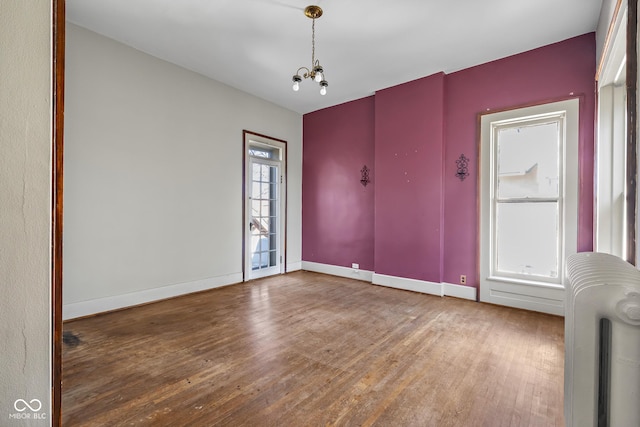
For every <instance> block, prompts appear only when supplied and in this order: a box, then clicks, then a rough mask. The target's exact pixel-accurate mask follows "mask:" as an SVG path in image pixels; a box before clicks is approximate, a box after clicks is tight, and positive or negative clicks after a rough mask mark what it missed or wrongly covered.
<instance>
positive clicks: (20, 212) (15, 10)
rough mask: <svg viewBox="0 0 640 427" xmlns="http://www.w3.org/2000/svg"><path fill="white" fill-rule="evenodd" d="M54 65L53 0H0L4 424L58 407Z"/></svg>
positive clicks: (0, 386)
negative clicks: (54, 400) (53, 364)
mask: <svg viewBox="0 0 640 427" xmlns="http://www.w3.org/2000/svg"><path fill="white" fill-rule="evenodd" d="M51 72H52V70H51V2H47V1H41V0H2V1H0V153H1V155H0V289H1V291H0V292H1V293H0V295H1V298H0V344H1V350H0V425H13V424H16V425H18V424H19V425H25V426H27V425H48V424H49V418H50V414H51V412H50V397H49V396H50V393H51V378H50V372H51V370H50V360H51V340H50V334H49V330H50V326H49V325H50V321H49V319H50V302H49V295H50V291H51V279H50V269H51V258H50V235H51V225H50V224H51V199H50V196H51V102H52V95H51ZM18 399H24V400H25V401H26V402H30V403H31V402H32V401H33V400H34V399H38V400H39V401H40V403H41V405H42V407H41V408H40V409H39V410H38V411H35V412H33V411H31V410H28V409H26V408H24V407H23V406H21V405H22V403H18V405H19V408H20V409H23V408H24V409H25V410H24V411H22V412H18V411H17V410H16V409H15V408H14V403H15V402H16V400H18ZM31 405H32V407H33V408H34V409H38V404H37V403H36V402H35V401H33V403H31ZM16 414H17V415H20V414H25V415H23V416H24V417H27V416H28V418H25V419H24V420H16V418H15V416H16ZM36 415H37V416H39V417H44V418H46V419H45V420H35V419H34V418H35V416H36Z"/></svg>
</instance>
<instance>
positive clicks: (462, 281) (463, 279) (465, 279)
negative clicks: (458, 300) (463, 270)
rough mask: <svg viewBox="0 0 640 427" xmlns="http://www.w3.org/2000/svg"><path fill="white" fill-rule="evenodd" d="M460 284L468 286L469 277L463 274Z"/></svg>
mask: <svg viewBox="0 0 640 427" xmlns="http://www.w3.org/2000/svg"><path fill="white" fill-rule="evenodd" d="M460 284H461V285H466V284H467V276H466V275H465V274H461V275H460Z"/></svg>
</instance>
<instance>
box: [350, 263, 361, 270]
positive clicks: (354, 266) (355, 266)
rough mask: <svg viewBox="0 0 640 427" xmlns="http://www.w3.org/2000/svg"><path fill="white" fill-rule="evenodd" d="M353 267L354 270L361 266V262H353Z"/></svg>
mask: <svg viewBox="0 0 640 427" xmlns="http://www.w3.org/2000/svg"><path fill="white" fill-rule="evenodd" d="M351 268H353V269H354V270H357V269H359V268H360V264H356V263H355V262H354V263H352V264H351Z"/></svg>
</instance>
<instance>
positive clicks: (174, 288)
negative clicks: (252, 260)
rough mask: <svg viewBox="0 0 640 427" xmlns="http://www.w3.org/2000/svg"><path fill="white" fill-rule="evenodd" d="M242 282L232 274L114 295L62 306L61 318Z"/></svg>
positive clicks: (239, 277)
mask: <svg viewBox="0 0 640 427" xmlns="http://www.w3.org/2000/svg"><path fill="white" fill-rule="evenodd" d="M240 282H242V273H233V274H227V275H223V276H216V277H209V278H207V279H202V280H194V281H192V282H185V283H177V284H175V285H167V286H161V287H158V288H151V289H144V290H142V291H137V292H131V293H128V294H121V295H114V296H109V297H104V298H96V299H92V300H88V301H80V302H74V303H70V304H64V305H63V307H62V317H63V319H64V320H70V319H75V318H78V317H84V316H90V315H93V314H98V313H103V312H106V311H112V310H118V309H121V308H126V307H132V306H135V305H140V304H145V303H149V302H154V301H160V300H163V299H167V298H172V297H177V296H180V295H185V294H190V293H193V292H199V291H206V290H208V289H214V288H219V287H222V286H227V285H233V284H236V283H240Z"/></svg>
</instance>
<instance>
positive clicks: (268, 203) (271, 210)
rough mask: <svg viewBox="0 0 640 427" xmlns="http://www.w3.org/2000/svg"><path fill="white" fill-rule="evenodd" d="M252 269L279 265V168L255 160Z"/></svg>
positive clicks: (252, 205)
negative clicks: (277, 230)
mask: <svg viewBox="0 0 640 427" xmlns="http://www.w3.org/2000/svg"><path fill="white" fill-rule="evenodd" d="M252 168H253V169H252V171H251V177H252V183H251V224H250V227H251V268H252V269H253V270H261V269H265V268H269V267H273V266H277V234H276V227H275V224H276V223H277V221H276V219H277V218H276V212H277V203H278V201H277V184H278V183H277V177H278V176H279V175H278V167H277V166H273V165H266V164H260V163H258V162H252Z"/></svg>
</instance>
